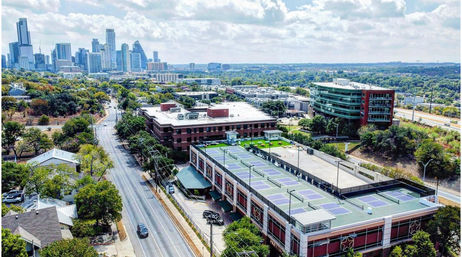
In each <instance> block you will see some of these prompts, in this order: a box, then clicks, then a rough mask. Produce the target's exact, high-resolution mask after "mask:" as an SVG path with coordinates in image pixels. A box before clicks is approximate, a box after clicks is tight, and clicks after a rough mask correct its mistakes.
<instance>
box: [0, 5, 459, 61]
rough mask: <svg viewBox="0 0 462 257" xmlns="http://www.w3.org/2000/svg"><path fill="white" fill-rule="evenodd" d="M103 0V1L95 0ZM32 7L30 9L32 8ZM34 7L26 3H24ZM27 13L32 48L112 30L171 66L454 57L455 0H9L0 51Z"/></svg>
mask: <svg viewBox="0 0 462 257" xmlns="http://www.w3.org/2000/svg"><path fill="white" fill-rule="evenodd" d="M103 2H104V1H103ZM34 4H37V6H34ZM31 6H32V7H34V8H30V7H31ZM22 17H24V18H27V19H28V22H29V30H30V33H31V38H32V44H33V46H34V53H36V52H38V48H39V46H40V47H41V50H42V53H44V54H47V55H49V54H50V52H51V50H52V49H53V48H54V46H55V44H56V43H61V42H62V43H71V45H72V52H73V53H74V52H75V51H76V50H77V49H78V48H86V49H91V40H92V39H93V38H97V39H99V40H100V42H105V41H106V39H105V30H106V28H114V30H115V33H116V42H115V46H116V48H117V49H120V47H121V45H122V43H127V44H129V45H132V44H133V43H134V42H135V41H137V40H138V41H139V42H140V43H141V45H142V46H143V48H144V50H145V52H146V53H148V55H149V56H150V55H151V54H150V53H152V51H159V52H161V53H162V57H163V58H162V59H164V60H167V61H168V62H169V63H173V64H185V63H190V62H195V63H208V62H214V61H216V62H223V63H335V62H345V63H349V62H350V63H351V62H390V61H404V62H416V61H421V62H437V61H439V62H459V61H460V45H459V37H460V28H459V26H460V22H459V17H460V11H459V5H458V2H457V1H452V0H448V1H437V0H435V1H432V0H417V1H399V0H394V1H381V2H380V1H363V2H360V1H348V0H335V1H334V0H315V1H308V2H304V1H298V0H293V1H269V0H268V1H255V2H254V1H252V2H250V1H244V0H242V1H216V2H215V1H198V2H195V3H190V2H188V1H183V0H178V1H169V2H157V1H143V0H140V1H136V2H132V3H129V1H119V2H115V3H112V4H111V3H93V2H92V1H86V0H80V1H72V2H71V1H60V0H40V1H30V2H29V1H27V0H20V1H9V0H6V1H4V2H3V8H2V34H3V37H2V38H3V39H2V53H3V54H5V53H7V52H8V43H10V42H13V41H15V40H16V38H17V36H16V26H15V23H16V22H17V20H18V19H19V18H22Z"/></svg>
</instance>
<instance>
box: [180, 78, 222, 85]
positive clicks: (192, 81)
mask: <svg viewBox="0 0 462 257" xmlns="http://www.w3.org/2000/svg"><path fill="white" fill-rule="evenodd" d="M181 82H183V83H186V84H188V85H192V84H197V85H200V86H218V85H221V80H220V79H218V78H185V79H181Z"/></svg>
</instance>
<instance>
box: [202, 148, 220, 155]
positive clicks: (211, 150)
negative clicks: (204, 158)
mask: <svg viewBox="0 0 462 257" xmlns="http://www.w3.org/2000/svg"><path fill="white" fill-rule="evenodd" d="M205 151H206V152H207V154H208V155H214V154H219V153H221V152H220V151H218V150H215V149H209V150H205ZM221 154H223V153H221Z"/></svg>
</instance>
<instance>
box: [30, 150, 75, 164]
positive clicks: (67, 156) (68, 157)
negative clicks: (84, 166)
mask: <svg viewBox="0 0 462 257" xmlns="http://www.w3.org/2000/svg"><path fill="white" fill-rule="evenodd" d="M53 158H55V159H59V160H62V161H66V162H71V163H75V164H79V161H78V160H77V156H76V155H75V154H74V153H71V152H67V151H63V150H60V149H57V148H53V149H51V150H50V151H48V152H45V153H42V154H41V155H38V156H36V157H34V158H32V159H30V160H28V161H27V163H38V164H39V165H40V164H42V163H44V162H46V161H48V160H50V159H53Z"/></svg>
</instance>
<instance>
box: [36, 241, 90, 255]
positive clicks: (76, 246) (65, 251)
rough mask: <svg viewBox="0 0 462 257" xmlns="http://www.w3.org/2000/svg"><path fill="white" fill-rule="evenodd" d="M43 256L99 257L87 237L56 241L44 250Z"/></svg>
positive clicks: (42, 251) (41, 253)
mask: <svg viewBox="0 0 462 257" xmlns="http://www.w3.org/2000/svg"><path fill="white" fill-rule="evenodd" d="M40 256H42V257H97V256H98V253H97V252H96V250H95V249H94V248H93V246H91V245H90V241H89V240H88V239H87V238H74V239H63V240H60V241H55V242H53V243H51V244H49V245H48V246H46V247H45V248H43V249H42V250H40Z"/></svg>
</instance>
